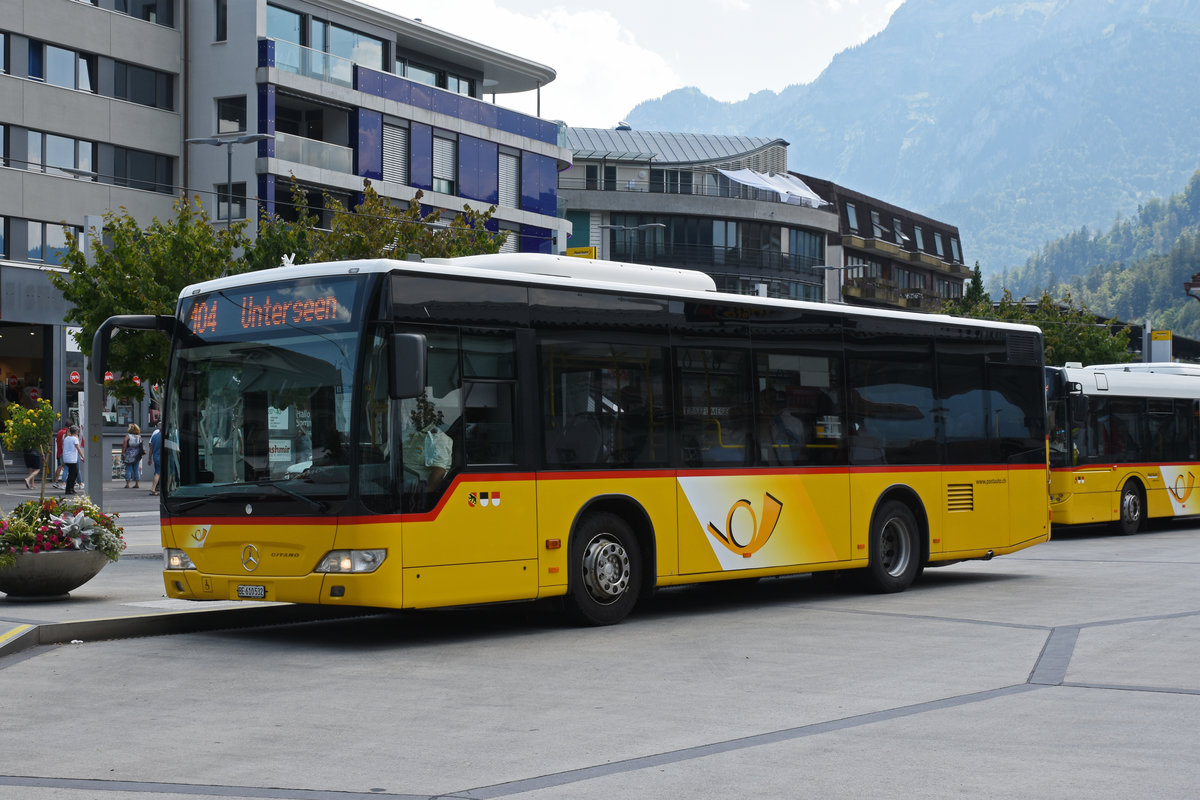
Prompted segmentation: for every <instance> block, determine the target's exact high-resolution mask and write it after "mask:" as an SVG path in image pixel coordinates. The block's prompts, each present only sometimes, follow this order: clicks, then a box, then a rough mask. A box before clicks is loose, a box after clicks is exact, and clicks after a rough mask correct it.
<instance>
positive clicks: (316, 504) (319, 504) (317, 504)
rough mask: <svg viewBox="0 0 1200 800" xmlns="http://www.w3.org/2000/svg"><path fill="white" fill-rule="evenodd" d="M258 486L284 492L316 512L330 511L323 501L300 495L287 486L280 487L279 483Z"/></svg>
mask: <svg viewBox="0 0 1200 800" xmlns="http://www.w3.org/2000/svg"><path fill="white" fill-rule="evenodd" d="M258 486H261V487H263V488H271V489H274V490H275V491H277V492H283V493H284V494H286V495H287V496H288V497H294V498H296V499H297V500H300V501H301V502H304V503H307V504H308V505H309V506H310V507H312V508H313V509H315V510H316V511H320V512H322V513H324V512H325V511H327V510H329V504H328V503H326V502H324V501H323V500H317V499H316V498H315V497H308V496H307V495H303V494H300V493H299V492H297V491H296V490H295V489H289V488H287V487H286V486H280V485H279V484H278V483H260V484H258Z"/></svg>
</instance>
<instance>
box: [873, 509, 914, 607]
mask: <svg viewBox="0 0 1200 800" xmlns="http://www.w3.org/2000/svg"><path fill="white" fill-rule="evenodd" d="M919 536H920V526H919V525H917V518H916V517H915V516H913V512H912V509H910V508H909V507H908V506H907V505H905V504H904V503H901V502H900V501H899V500H889V501H887V502H886V503H884V504H883V505H882V506H880V507H879V508H878V509H877V510H876V512H875V516H874V518H873V519H872V520H871V532H870V541H869V542H868V543H867V547H868V550H869V552H870V556H869V559H870V560H869V562H868V564H867V568H866V569H865V570H863V575H862V577H863V579H864V582H865V584H866V586H867V588H868V589H870V590H872V591H875V592H879V593H881V594H889V593H892V592H902V591H904V590H905V589H907V588H908V587H909V586H912V583H913V581H914V580H916V578H917V574H918V573H919V572H920V568H921V544H920V539H919Z"/></svg>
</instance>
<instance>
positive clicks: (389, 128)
mask: <svg viewBox="0 0 1200 800" xmlns="http://www.w3.org/2000/svg"><path fill="white" fill-rule="evenodd" d="M383 179H384V180H385V181H394V182H396V183H402V184H404V185H405V186H407V185H408V128H398V127H396V126H395V125H384V126H383Z"/></svg>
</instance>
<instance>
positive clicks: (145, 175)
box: [113, 147, 175, 194]
mask: <svg viewBox="0 0 1200 800" xmlns="http://www.w3.org/2000/svg"><path fill="white" fill-rule="evenodd" d="M174 172H175V159H173V158H171V157H169V156H160V155H157V154H155V153H147V152H145V151H143V150H131V149H129V148H126V147H114V148H113V183H115V184H117V185H118V186H129V187H132V188H134V189H144V190H146V191H148V192H162V193H164V194H170V193H171V192H173V191H174V186H173V183H174Z"/></svg>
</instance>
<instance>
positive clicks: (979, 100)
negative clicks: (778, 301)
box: [626, 0, 1200, 275]
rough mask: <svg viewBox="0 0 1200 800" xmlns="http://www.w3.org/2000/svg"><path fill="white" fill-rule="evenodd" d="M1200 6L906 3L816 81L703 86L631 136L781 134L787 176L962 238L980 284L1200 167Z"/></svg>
mask: <svg viewBox="0 0 1200 800" xmlns="http://www.w3.org/2000/svg"><path fill="white" fill-rule="evenodd" d="M1198 53H1200V2H1195V0H1090V1H1089V2H1081V1H1080V0H1047V1H1046V2H1003V1H1002V0H908V2H906V3H904V4H903V5H902V6H901V7H900V8H899V9H898V10H897V11H896V13H895V14H894V15H893V17H892V19H891V21H890V22H889V24H888V26H887V28H886V29H885V30H883V31H882V32H880V33H879V34H877V35H875V36H874V37H872V38H871V39H870V40H868V41H867V42H864V43H863V44H862V45H859V46H858V47H855V48H851V49H849V50H847V51H845V52H843V53H841V54H839V55H838V56H837V57H836V58H835V59H834V60H833V61H832V62H831V64H830V65H829V67H828V68H827V69H826V70H825V71H824V72H823V73H822V74H821V75H820V76H819V77H818V78H817V80H815V81H813V82H812V83H811V84H806V85H797V86H791V87H788V88H787V89H785V90H784V91H782V92H779V93H774V92H758V93H756V94H754V95H752V96H751V97H749V98H747V99H746V100H744V101H741V102H739V103H721V102H718V101H715V100H712V99H711V98H707V97H705V96H704V95H703V94H701V93H700V92H698V91H697V90H695V89H684V90H679V91H677V92H672V93H671V94H668V95H667V96H665V97H663V98H661V99H659V100H654V101H648V102H645V103H642V104H640V105H639V106H637V107H636V108H635V109H633V111H631V112H630V114H629V115H627V117H626V119H627V120H628V121H629V122H630V123H631V124H632V125H633V127H635V128H644V129H659V130H675V131H692V132H710V133H730V134H731V133H739V134H748V135H758V136H781V137H783V138H785V139H787V140H788V141H789V142H790V143H791V147H790V148H789V153H790V156H789V159H790V166H791V168H793V169H795V170H798V171H801V172H808V173H811V174H814V175H819V176H821V177H826V178H829V179H831V180H834V181H836V182H838V183H841V184H843V185H846V186H850V187H853V188H855V189H857V190H860V191H863V192H866V193H868V194H872V195H875V196H878V197H880V198H882V199H885V200H887V201H889V202H894V203H897V204H900V205H905V206H908V207H911V208H913V209H914V210H918V211H921V212H923V213H926V214H929V215H930V216H933V217H936V218H939V219H945V220H947V221H949V222H952V223H953V224H956V225H958V226H959V228H960V229H961V231H962V234H963V242H964V247H965V255H966V256H967V258H968V260H975V259H978V260H979V261H980V262H981V264H982V266H983V268H984V271H985V273H987V274H989V275H993V274H995V273H997V272H999V271H1000V270H1002V269H1004V268H1005V267H1012V266H1015V265H1018V264H1021V263H1023V262H1024V261H1025V259H1026V258H1027V257H1028V255H1029V254H1030V253H1031V252H1033V251H1034V250H1036V249H1037V248H1038V247H1039V246H1041V245H1042V244H1043V243H1044V242H1046V241H1047V240H1049V239H1052V238H1054V237H1057V236H1060V235H1062V234H1064V233H1066V232H1069V231H1072V230H1075V229H1077V228H1078V227H1079V226H1080V225H1083V224H1087V225H1091V226H1093V227H1103V226H1107V225H1109V224H1111V222H1112V220H1113V219H1114V218H1115V217H1116V216H1117V215H1118V214H1119V213H1132V212H1133V210H1134V209H1136V207H1137V204H1138V202H1140V201H1143V200H1146V199H1148V198H1149V197H1151V196H1156V195H1158V196H1162V195H1167V194H1169V193H1170V192H1172V191H1176V190H1178V189H1179V188H1180V187H1181V186H1182V185H1183V184H1184V182H1185V181H1186V180H1187V177H1188V176H1189V175H1191V174H1192V172H1193V171H1194V170H1195V169H1196V168H1197V166H1200V126H1196V125H1195V124H1194V123H1193V122H1192V119H1191V116H1190V115H1191V113H1193V109H1195V108H1197V107H1198V105H1200V103H1198V101H1200V82H1197V81H1195V80H1194V79H1193V78H1192V77H1191V76H1193V75H1194V74H1195V73H1196V71H1197V69H1196V68H1197V67H1198V66H1200V56H1198V55H1197V54H1198Z"/></svg>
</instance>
